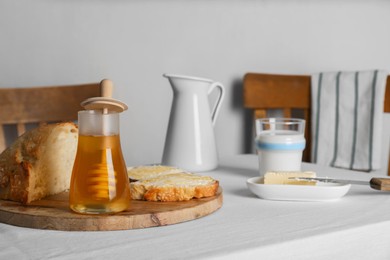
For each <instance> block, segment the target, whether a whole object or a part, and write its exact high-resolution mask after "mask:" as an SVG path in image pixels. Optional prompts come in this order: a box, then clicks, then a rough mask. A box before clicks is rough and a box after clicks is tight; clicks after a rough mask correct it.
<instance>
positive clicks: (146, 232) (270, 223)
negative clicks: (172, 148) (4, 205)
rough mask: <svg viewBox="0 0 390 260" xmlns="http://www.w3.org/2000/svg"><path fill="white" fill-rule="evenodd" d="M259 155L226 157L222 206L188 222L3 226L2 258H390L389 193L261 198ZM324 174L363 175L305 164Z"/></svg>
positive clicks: (363, 189) (219, 175)
mask: <svg viewBox="0 0 390 260" xmlns="http://www.w3.org/2000/svg"><path fill="white" fill-rule="evenodd" d="M257 168H258V163H257V157H256V156H255V155H237V156H232V157H230V158H224V159H222V160H221V162H220V167H219V168H218V169H217V170H215V171H212V172H207V173H205V174H207V175H210V176H212V177H214V178H216V179H218V180H219V181H220V184H221V186H222V188H223V193H224V204H223V206H222V208H221V209H219V210H218V211H216V212H215V213H213V214H211V215H209V216H206V217H203V218H200V219H197V220H194V221H189V222H185V223H180V224H176V225H171V226H164V227H154V228H147V229H137V230H126V231H112V232H101V231H95V232H64V231H51V230H37V229H29V228H21V227H15V226H10V225H5V224H0V259H86V258H88V259H137V260H138V259H311V260H312V259H390V193H385V192H380V191H376V190H372V189H371V188H369V186H357V185H353V186H352V188H351V190H350V191H349V193H348V194H347V195H346V196H345V197H343V198H341V199H340V200H337V201H330V202H297V201H290V202H288V201H270V200H263V199H259V198H257V197H256V196H255V195H253V194H252V193H251V192H250V191H249V190H248V189H247V186H246V180H247V179H248V178H250V177H254V176H257V175H258V171H257ZM303 168H304V169H306V170H315V171H317V175H319V176H329V177H340V178H345V179H348V178H353V179H356V180H369V179H370V178H371V177H372V176H371V175H368V174H365V173H358V172H348V171H345V170H339V169H333V168H325V167H320V166H318V165H313V164H304V165H303Z"/></svg>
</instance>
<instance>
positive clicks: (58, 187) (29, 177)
mask: <svg viewBox="0 0 390 260" xmlns="http://www.w3.org/2000/svg"><path fill="white" fill-rule="evenodd" d="M77 139H78V129H77V126H76V125H75V124H74V123H71V122H67V123H58V124H48V125H43V126H40V127H38V128H35V129H33V130H31V131H28V132H26V133H25V134H23V135H21V136H20V137H18V139H17V140H16V141H15V142H14V143H13V144H12V145H11V146H10V147H8V148H7V149H6V150H4V151H3V152H2V153H1V154H0V199H6V200H13V201H19V202H22V203H24V204H25V203H29V202H31V201H34V200H39V199H42V198H44V197H46V196H48V195H53V194H57V193H60V192H63V191H65V190H67V189H69V185H70V178H71V174H72V168H73V162H74V158H75V155H76V149H77Z"/></svg>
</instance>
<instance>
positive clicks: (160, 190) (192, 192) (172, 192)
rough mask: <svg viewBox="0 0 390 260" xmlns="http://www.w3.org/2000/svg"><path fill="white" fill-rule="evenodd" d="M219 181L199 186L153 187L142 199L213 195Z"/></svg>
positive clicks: (189, 198)
mask: <svg viewBox="0 0 390 260" xmlns="http://www.w3.org/2000/svg"><path fill="white" fill-rule="evenodd" d="M218 186H219V183H218V181H215V182H214V183H212V184H210V185H207V186H199V187H154V188H151V189H149V190H147V191H146V192H145V194H144V199H145V200H148V201H186V200H191V199H193V198H196V199H200V198H205V197H211V196H214V195H215V194H216V193H217V190H218Z"/></svg>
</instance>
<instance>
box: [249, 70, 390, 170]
mask: <svg viewBox="0 0 390 260" xmlns="http://www.w3.org/2000/svg"><path fill="white" fill-rule="evenodd" d="M310 81H311V77H310V76H308V75H277V74H261V73H247V74H246V75H245V76H244V107H245V108H249V109H253V110H254V118H255V119H256V118H264V117H267V111H268V110H269V109H280V110H281V111H282V113H283V116H284V117H291V116H292V114H293V113H294V111H295V110H300V111H301V114H303V115H302V117H303V118H304V119H305V120H306V130H305V138H306V149H305V150H304V152H303V161H305V162H310V150H311V127H310V125H311V115H310V110H311V109H310V108H311V90H310V84H311V83H310ZM384 112H386V113H390V76H388V77H387V82H386V92H385V104H384ZM389 162H390V158H389ZM388 175H390V166H389V167H388Z"/></svg>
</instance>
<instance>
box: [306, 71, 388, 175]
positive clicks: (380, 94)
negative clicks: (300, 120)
mask: <svg viewBox="0 0 390 260" xmlns="http://www.w3.org/2000/svg"><path fill="white" fill-rule="evenodd" d="M387 74H388V73H387V72H385V71H381V70H375V71H358V72H327V73H319V74H315V75H312V77H311V99H312V154H311V156H312V161H313V162H314V163H318V164H322V165H328V166H332V167H340V168H346V169H351V170H361V171H371V170H378V169H380V167H381V165H380V163H381V151H382V149H381V137H382V133H381V132H382V118H383V104H384V93H385V87H386V79H387Z"/></svg>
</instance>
